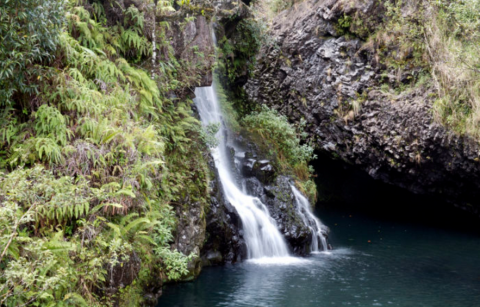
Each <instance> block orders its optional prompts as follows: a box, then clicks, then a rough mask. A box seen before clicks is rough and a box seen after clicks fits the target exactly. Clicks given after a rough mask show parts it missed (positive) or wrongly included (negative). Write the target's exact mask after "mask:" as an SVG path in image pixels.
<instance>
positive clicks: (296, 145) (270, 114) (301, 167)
mask: <svg viewBox="0 0 480 307" xmlns="http://www.w3.org/2000/svg"><path fill="white" fill-rule="evenodd" d="M242 124H243V125H242V126H244V127H246V128H245V129H246V130H247V131H248V132H249V134H250V135H251V137H252V139H253V140H254V141H255V143H256V144H258V145H259V146H260V147H261V148H262V150H263V151H264V152H266V153H267V154H268V156H269V157H270V158H272V159H274V161H275V162H276V165H277V167H278V168H279V169H280V170H282V172H283V173H286V174H292V175H294V177H295V178H296V179H297V185H298V186H299V188H300V189H301V190H302V192H303V193H304V194H306V195H307V196H308V197H309V198H310V200H311V202H312V203H315V201H316V195H317V194H316V187H315V183H314V182H313V180H312V179H311V175H312V173H313V169H312V168H311V167H310V166H309V165H308V162H310V161H311V160H312V159H315V158H316V156H315V155H314V153H313V147H312V146H310V145H309V144H303V145H300V143H301V141H302V140H303V139H305V138H306V134H305V133H304V132H303V133H302V132H301V131H303V128H304V125H305V122H304V121H301V123H300V125H299V127H297V129H295V127H293V126H292V125H291V124H290V123H289V122H288V120H287V117H286V116H285V115H281V114H279V113H278V112H277V111H276V110H271V109H269V108H268V107H266V106H262V109H261V111H260V112H253V113H251V114H249V115H247V116H245V118H243V120H242Z"/></svg>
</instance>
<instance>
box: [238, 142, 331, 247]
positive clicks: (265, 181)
mask: <svg viewBox="0 0 480 307" xmlns="http://www.w3.org/2000/svg"><path fill="white" fill-rule="evenodd" d="M237 142H238V143H240V144H243V146H242V147H244V148H248V151H246V152H245V153H244V157H243V158H241V159H239V160H240V163H239V164H240V167H241V169H242V174H243V176H244V179H243V182H242V186H243V187H244V189H245V191H246V192H247V194H248V195H251V196H255V197H258V198H259V199H260V200H261V201H262V202H263V203H264V204H265V205H266V206H267V208H268V211H269V212H270V215H271V217H272V218H273V219H274V220H275V221H276V224H277V226H278V229H279V231H280V232H281V233H282V235H283V236H284V237H285V239H286V241H287V244H288V246H289V248H290V250H291V251H292V252H293V253H294V254H296V255H301V256H305V255H307V254H308V253H309V252H310V245H311V242H312V233H311V230H310V229H309V228H308V226H307V225H305V223H304V222H303V220H302V218H301V217H300V215H299V214H298V204H297V203H296V201H295V196H294V194H293V191H292V188H291V185H292V184H293V180H292V179H291V178H290V177H288V176H284V175H281V174H279V173H278V172H277V171H276V170H275V167H274V166H273V164H272V163H271V162H270V161H269V160H267V159H262V158H259V157H261V156H260V155H258V154H257V150H258V149H257V148H256V146H255V145H254V144H251V143H248V142H247V145H245V143H246V141H245V140H244V139H241V138H240V139H237ZM322 232H323V233H324V236H325V237H326V238H328V232H329V230H328V227H325V228H324V229H322Z"/></svg>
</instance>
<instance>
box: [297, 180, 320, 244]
mask: <svg viewBox="0 0 480 307" xmlns="http://www.w3.org/2000/svg"><path fill="white" fill-rule="evenodd" d="M291 187H292V191H293V195H295V201H296V202H297V213H298V215H299V216H300V217H301V218H302V221H303V223H304V224H305V225H307V226H308V228H310V231H311V232H312V245H311V250H312V251H313V252H318V251H321V250H325V251H326V250H327V249H328V248H327V240H326V239H325V237H324V236H323V234H322V223H321V222H320V220H319V219H318V218H317V217H316V216H315V215H313V213H312V210H311V209H310V202H309V201H308V199H307V198H305V196H303V195H302V193H300V191H299V190H297V188H296V187H295V186H293V185H292V186H291ZM318 243H320V244H321V246H320V247H319V244H318Z"/></svg>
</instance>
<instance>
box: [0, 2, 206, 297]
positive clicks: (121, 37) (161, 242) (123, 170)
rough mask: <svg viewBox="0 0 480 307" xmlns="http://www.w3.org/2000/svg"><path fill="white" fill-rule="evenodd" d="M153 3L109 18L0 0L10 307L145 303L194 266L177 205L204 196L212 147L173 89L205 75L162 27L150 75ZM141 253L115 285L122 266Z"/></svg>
mask: <svg viewBox="0 0 480 307" xmlns="http://www.w3.org/2000/svg"><path fill="white" fill-rule="evenodd" d="M160 2H162V3H163V2H165V1H160ZM167 4H168V3H167ZM145 7H147V10H146V11H144V12H140V11H139V10H138V9H137V8H135V7H133V6H132V7H130V8H126V9H125V10H124V11H123V15H124V16H125V18H124V21H123V22H122V23H120V22H117V23H116V24H114V25H111V24H110V25H108V20H107V19H108V16H106V14H105V11H104V9H103V5H102V4H101V2H100V1H89V2H87V1H82V0H77V1H75V0H70V1H67V2H64V1H60V0H48V1H44V0H42V1H40V0H27V1H22V2H20V1H12V0H11V1H8V0H5V1H3V2H2V5H1V6H0V36H1V37H2V39H1V40H0V60H1V62H2V65H1V67H0V107H1V111H0V203H1V205H0V247H1V250H0V253H1V256H0V305H2V306H20V305H22V306H23V305H36V306H53V305H55V306H62V305H79V306H80V305H83V306H100V305H112V304H114V303H120V304H121V305H130V306H138V305H139V304H140V303H141V300H142V295H141V293H142V289H143V287H145V286H146V285H147V284H149V283H151V282H152V280H162V279H163V280H175V279H178V278H180V277H181V276H182V275H183V274H186V273H188V272H187V262H188V261H189V260H190V259H191V258H192V257H195V255H190V256H189V257H186V256H184V255H183V254H181V253H179V252H177V251H176V250H172V249H171V247H170V244H171V243H172V240H173V231H174V229H175V226H176V217H175V214H174V211H173V206H175V205H176V204H177V205H182V204H183V203H184V202H185V201H199V202H202V203H204V204H206V202H207V199H206V197H207V196H206V195H208V194H207V186H208V170H207V167H206V162H205V156H204V153H205V152H207V149H206V144H205V143H206V142H202V140H204V139H205V134H202V133H201V131H202V129H201V126H200V123H199V122H198V120H196V119H195V118H194V117H193V114H192V112H191V109H190V104H191V101H190V100H189V99H170V98H168V97H167V93H168V92H169V91H174V90H176V89H181V88H182V87H189V86H192V84H194V83H195V82H196V80H198V79H199V76H198V75H196V74H195V70H192V69H191V68H190V67H191V66H192V65H191V63H186V62H185V63H184V62H181V61H177V60H176V59H175V57H174V56H173V51H172V50H171V46H170V43H169V41H168V40H167V39H166V35H165V33H166V30H167V28H168V24H162V23H160V24H159V25H158V27H157V29H156V36H157V37H158V38H159V39H158V40H157V44H159V46H158V48H159V49H160V50H161V51H162V54H163V55H165V58H164V60H163V61H160V62H159V63H157V65H158V67H157V68H156V70H155V71H154V76H153V77H152V76H151V75H149V73H147V71H149V69H150V66H149V63H150V61H151V54H152V46H151V41H149V39H147V37H146V36H145V35H144V32H145V31H144V26H145V25H144V23H145V20H146V14H148V13H149V12H152V13H153V10H154V5H153V1H145ZM166 8H168V7H167V6H166V5H165V4H164V6H163V7H161V8H160V9H166ZM157 9H158V8H157ZM144 67H148V68H149V69H147V68H144ZM138 262H141V269H140V271H137V272H134V273H133V274H134V275H135V276H134V277H135V278H134V279H135V280H134V282H133V283H132V284H131V285H130V286H128V287H126V288H123V289H121V290H120V291H116V290H115V287H117V286H118V285H116V284H115V283H116V282H118V281H115V280H113V277H114V274H115V270H116V269H118V268H122V267H124V266H131V264H132V263H138ZM112 289H114V290H112Z"/></svg>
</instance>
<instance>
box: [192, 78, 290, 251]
mask: <svg viewBox="0 0 480 307" xmlns="http://www.w3.org/2000/svg"><path fill="white" fill-rule="evenodd" d="M195 95H196V98H195V104H196V105H197V108H198V111H199V114H200V119H201V121H202V123H203V124H204V125H208V124H210V123H220V124H221V128H220V131H219V132H218V133H217V135H216V137H217V139H218V140H219V144H218V146H217V147H216V148H214V149H212V155H213V157H214V159H215V166H216V167H217V169H218V173H219V176H220V181H221V183H222V186H223V190H224V192H225V197H226V199H227V200H228V201H229V202H230V203H231V204H232V205H233V206H234V207H235V209H236V210H237V212H238V214H239V216H240V219H241V220H242V223H243V231H244V239H245V242H246V244H247V250H248V258H263V257H288V256H289V253H288V248H287V245H286V243H285V240H284V238H283V236H282V235H281V234H280V232H279V231H278V229H277V225H276V222H275V220H274V219H272V218H271V216H270V214H269V212H268V209H267V207H266V206H265V205H264V204H263V203H262V202H261V201H260V200H259V199H258V198H256V197H252V196H249V195H247V194H245V193H244V192H242V190H241V189H240V188H239V187H238V186H237V184H236V181H235V180H234V177H233V175H232V172H231V169H230V167H231V166H230V163H229V159H228V153H227V140H226V138H225V137H224V135H225V134H227V133H228V130H227V128H226V127H225V125H223V121H222V114H221V110H220V105H219V102H218V99H217V95H216V93H215V90H214V86H213V85H212V86H211V87H197V88H196V89H195ZM225 132H227V133H225Z"/></svg>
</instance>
